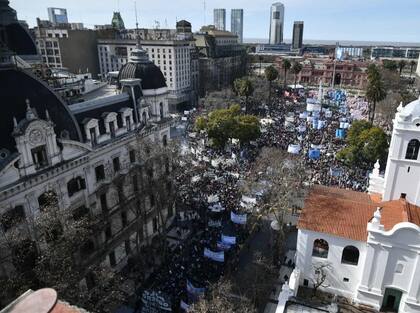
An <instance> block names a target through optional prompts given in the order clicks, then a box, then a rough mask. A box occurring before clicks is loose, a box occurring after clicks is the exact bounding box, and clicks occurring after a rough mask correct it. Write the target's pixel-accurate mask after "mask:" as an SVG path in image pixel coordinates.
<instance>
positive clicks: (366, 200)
mask: <svg viewBox="0 0 420 313" xmlns="http://www.w3.org/2000/svg"><path fill="white" fill-rule="evenodd" d="M377 207H381V208H382V210H381V213H382V218H381V224H383V225H384V228H385V230H386V231H388V230H391V229H392V228H393V227H394V226H395V225H396V224H398V223H401V222H410V223H413V224H416V225H419V226H420V207H417V206H415V205H412V204H410V203H408V202H407V201H406V200H405V199H399V200H393V201H386V202H381V199H380V198H379V197H378V196H377V195H369V194H367V193H363V192H356V191H352V190H346V189H340V188H333V187H325V186H320V185H316V186H314V187H313V188H312V190H311V192H310V193H309V195H308V197H307V198H306V200H305V206H304V209H303V210H302V214H301V216H300V218H299V222H298V228H299V229H306V230H310V231H315V232H320V233H326V234H330V235H334V236H338V237H343V238H348V239H352V240H357V241H366V240H367V236H368V233H367V223H368V222H369V221H370V220H371V218H372V217H373V213H374V212H375V210H376V208H377Z"/></svg>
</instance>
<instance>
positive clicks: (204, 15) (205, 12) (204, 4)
mask: <svg viewBox="0 0 420 313" xmlns="http://www.w3.org/2000/svg"><path fill="white" fill-rule="evenodd" d="M203 2H204V25H206V0H204V1H203Z"/></svg>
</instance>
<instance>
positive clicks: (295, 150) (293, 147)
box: [287, 145, 300, 154]
mask: <svg viewBox="0 0 420 313" xmlns="http://www.w3.org/2000/svg"><path fill="white" fill-rule="evenodd" d="M287 152H289V153H293V154H299V152H300V145H289V147H288V148H287Z"/></svg>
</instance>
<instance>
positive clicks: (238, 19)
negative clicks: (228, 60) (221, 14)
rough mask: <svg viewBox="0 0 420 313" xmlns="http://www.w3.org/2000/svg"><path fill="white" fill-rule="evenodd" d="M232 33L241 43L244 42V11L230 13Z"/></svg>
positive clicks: (233, 10)
mask: <svg viewBox="0 0 420 313" xmlns="http://www.w3.org/2000/svg"><path fill="white" fill-rule="evenodd" d="M230 31H231V32H232V33H233V34H235V35H237V36H238V41H239V43H242V42H243V39H244V38H243V37H244V10H243V9H232V11H231V12H230Z"/></svg>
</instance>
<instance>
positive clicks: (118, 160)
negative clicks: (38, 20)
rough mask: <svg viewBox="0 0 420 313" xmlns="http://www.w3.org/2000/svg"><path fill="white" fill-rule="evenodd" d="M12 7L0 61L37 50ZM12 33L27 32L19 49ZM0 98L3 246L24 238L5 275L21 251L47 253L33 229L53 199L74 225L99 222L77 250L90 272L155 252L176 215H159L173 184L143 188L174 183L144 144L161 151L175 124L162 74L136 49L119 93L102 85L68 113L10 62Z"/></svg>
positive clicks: (0, 272) (5, 261) (0, 266)
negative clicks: (86, 219)
mask: <svg viewBox="0 0 420 313" xmlns="http://www.w3.org/2000/svg"><path fill="white" fill-rule="evenodd" d="M0 4H3V3H0ZM5 5H7V3H6V4H5ZM6 9H7V10H6V11H2V14H0V18H1V19H0V38H4V39H6V40H5V41H4V42H3V41H2V44H4V45H3V46H2V49H3V50H2V52H6V53H5V54H4V55H6V56H7V55H13V54H17V55H21V54H25V52H26V51H31V52H32V51H36V48H35V44H34V42H33V41H31V39H30V37H29V36H26V34H25V33H24V30H23V28H21V27H22V26H20V24H18V23H17V21H16V22H14V21H13V19H11V21H10V20H8V19H7V18H6V17H9V15H13V14H16V13H15V12H14V11H13V10H12V9H10V8H9V7H7V8H6ZM9 29H13V31H14V32H16V29H18V30H19V32H20V33H21V34H22V36H21V37H20V38H13V40H20V45H18V46H14V45H13V42H14V41H12V42H9V41H7V39H8V38H9V36H8V35H9V33H8V32H9ZM19 32H18V33H19ZM28 47H29V48H28ZM0 95H1V101H2V103H3V104H4V105H3V108H2V113H1V114H0V134H1V135H0V242H4V241H2V240H1V239H3V238H7V237H8V234H10V233H11V232H13V233H16V232H17V233H18V234H19V236H20V238H21V239H22V242H21V243H22V245H18V246H16V247H14V248H11V249H4V246H3V245H2V248H1V249H0V277H4V276H7V275H8V274H9V273H11V272H12V271H14V270H19V266H20V265H21V264H22V260H19V256H20V255H21V253H20V252H22V251H25V250H27V249H33V248H35V250H38V249H42V247H43V246H44V245H45V242H44V241H45V240H44V238H42V236H39V234H36V233H35V232H34V231H33V228H32V227H31V221H32V220H33V218H34V217H35V216H37V215H39V214H42V210H43V208H44V207H45V205H48V203H47V202H49V201H51V199H54V200H55V201H54V202H56V204H57V206H58V208H59V209H62V210H66V211H70V212H72V216H73V219H75V220H77V219H78V218H80V216H84V215H88V216H90V217H91V219H92V220H94V221H95V222H96V226H97V232H96V233H95V235H94V237H93V238H92V240H91V241H90V242H85V243H83V242H81V243H80V248H81V249H80V255H79V256H78V257H79V258H80V259H81V262H82V263H83V264H84V265H85V266H84V268H88V266H89V265H90V264H99V263H102V264H104V265H106V266H110V267H112V268H115V269H120V268H122V267H123V266H124V265H125V264H126V261H127V258H128V256H130V254H131V253H132V252H133V251H134V249H135V248H136V247H135V246H136V245H137V248H138V247H139V246H146V245H148V244H150V243H151V242H152V239H153V238H154V237H155V236H156V235H157V234H158V232H159V229H160V228H161V227H163V226H162V225H163V223H166V222H167V221H168V219H167V218H168V216H171V215H172V214H173V212H172V207H169V208H167V207H158V203H159V201H158V200H159V194H161V193H162V190H166V189H165V188H168V189H169V188H170V187H171V186H169V185H168V184H165V185H164V186H161V189H160V190H157V191H151V190H150V189H148V188H147V186H148V184H149V183H150V182H152V181H153V180H154V179H155V178H156V177H159V175H161V176H165V175H166V176H167V175H168V173H169V171H170V164H169V163H168V162H167V163H166V164H165V166H161V165H160V166H159V168H158V167H157V166H155V165H154V164H155V163H154V162H153V161H152V162H147V160H148V159H150V158H148V152H147V151H146V152H145V151H144V150H145V149H146V148H145V147H148V146H147V143H148V142H150V143H151V145H152V146H158V145H161V146H165V145H166V144H167V143H168V141H169V140H170V126H171V125H172V124H173V123H174V120H173V119H172V118H171V117H170V115H169V113H168V99H167V97H168V89H167V86H166V83H165V80H164V78H163V74H162V72H161V71H160V70H159V68H158V67H157V66H156V65H154V64H153V63H152V62H151V61H149V60H148V58H147V55H146V52H145V51H144V50H142V49H141V48H140V47H139V46H138V47H136V48H135V49H133V50H132V52H131V57H130V60H129V62H128V63H127V64H126V65H125V66H124V67H123V68H122V70H121V77H120V79H119V81H118V87H115V86H105V87H104V88H101V89H100V90H97V91H95V92H94V93H93V94H92V95H90V98H89V99H88V100H87V101H84V102H81V103H77V104H73V105H67V104H66V103H64V101H63V100H62V99H61V98H60V97H59V96H58V95H57V94H56V93H54V91H53V90H52V89H51V88H49V87H48V86H47V85H46V84H45V83H44V82H42V81H41V80H39V79H38V78H37V77H36V76H34V75H33V74H32V73H31V72H30V71H29V70H25V69H21V68H18V67H16V65H15V64H14V63H13V62H11V58H6V57H4V58H2V59H1V61H0ZM149 147H150V145H149ZM145 164H149V165H145ZM162 173H163V174H162ZM35 253H36V252H35ZM33 261H34V259H32V260H30V262H33ZM80 274H81V276H83V275H84V274H88V273H83V272H81V273H80Z"/></svg>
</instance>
